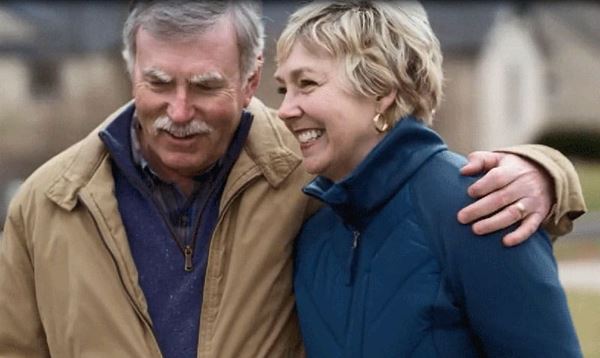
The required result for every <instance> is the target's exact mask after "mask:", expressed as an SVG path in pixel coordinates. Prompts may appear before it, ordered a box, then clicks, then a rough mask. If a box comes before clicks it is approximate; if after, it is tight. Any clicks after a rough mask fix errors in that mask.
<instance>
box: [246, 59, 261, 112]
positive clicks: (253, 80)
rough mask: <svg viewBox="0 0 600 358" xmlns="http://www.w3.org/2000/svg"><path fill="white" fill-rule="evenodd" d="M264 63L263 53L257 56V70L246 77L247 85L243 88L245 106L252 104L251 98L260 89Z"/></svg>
mask: <svg viewBox="0 0 600 358" xmlns="http://www.w3.org/2000/svg"><path fill="white" fill-rule="evenodd" d="M262 65H263V55H262V53H261V54H259V55H258V56H257V57H256V67H255V70H254V71H253V72H252V73H250V76H249V77H248V78H247V79H246V85H245V87H244V89H243V91H244V107H247V106H248V105H249V104H250V100H251V99H252V97H253V96H254V94H255V93H256V90H257V89H258V85H259V84H260V76H261V74H262Z"/></svg>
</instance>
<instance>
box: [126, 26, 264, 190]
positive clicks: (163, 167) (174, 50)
mask: <svg viewBox="0 0 600 358" xmlns="http://www.w3.org/2000/svg"><path fill="white" fill-rule="evenodd" d="M136 43H137V51H136V54H135V65H134V69H133V97H134V98H135V105H136V109H137V116H138V119H139V123H140V125H141V131H140V132H139V139H140V143H141V147H142V152H143V154H144V157H145V158H146V160H148V161H149V163H150V165H151V166H152V169H153V170H155V171H156V172H157V173H158V174H159V175H160V176H161V177H163V179H171V180H175V181H176V180H177V179H181V178H190V177H191V176H194V175H195V174H198V173H199V172H202V171H203V170H205V169H207V168H208V167H210V166H211V165H212V164H213V163H215V162H216V161H217V160H218V159H219V158H220V157H221V156H223V155H224V153H225V152H226V150H227V147H228V146H229V143H230V141H231V139H232V136H233V133H234V132H235V130H236V128H237V127H238V124H239V121H240V117H241V113H242V108H243V107H245V106H247V105H248V104H249V102H250V99H251V98H252V95H253V94H254V91H255V90H256V86H257V85H258V73H256V74H255V75H254V76H252V77H251V78H250V80H248V79H247V78H242V74H241V73H240V66H239V51H238V48H237V39H236V35H235V31H234V29H233V26H232V25H231V23H230V21H229V20H228V19H226V18H224V19H221V20H220V21H218V22H217V23H216V24H215V25H214V26H212V27H211V28H210V29H208V30H206V31H205V32H204V33H201V34H197V35H194V36H187V37H186V38H183V39H181V40H179V39H175V40H174V39H163V38H157V37H155V36H153V35H152V34H151V33H149V32H148V31H146V30H144V29H143V28H140V29H139V30H138V32H137V34H136Z"/></svg>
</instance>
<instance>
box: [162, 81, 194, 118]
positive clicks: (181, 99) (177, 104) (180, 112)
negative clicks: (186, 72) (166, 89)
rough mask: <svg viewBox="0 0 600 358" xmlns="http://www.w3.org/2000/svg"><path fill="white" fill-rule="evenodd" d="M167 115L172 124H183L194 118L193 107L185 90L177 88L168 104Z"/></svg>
mask: <svg viewBox="0 0 600 358" xmlns="http://www.w3.org/2000/svg"><path fill="white" fill-rule="evenodd" d="M167 115H168V116H169V118H171V120H172V121H173V122H176V123H183V122H188V121H190V120H192V119H193V118H194V107H193V105H192V103H191V100H190V95H189V93H188V90H187V89H184V88H178V89H177V91H176V92H175V95H174V97H173V98H172V100H171V101H170V102H169V106H168V108H167Z"/></svg>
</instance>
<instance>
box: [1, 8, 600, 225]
mask: <svg viewBox="0 0 600 358" xmlns="http://www.w3.org/2000/svg"><path fill="white" fill-rule="evenodd" d="M424 5H425V8H426V10H427V12H428V14H429V18H430V22H431V25H432V27H433V29H434V31H435V33H436V34H437V36H438V37H439V39H440V42H441V44H442V50H443V52H444V70H445V74H446V82H445V98H444V100H443V103H442V106H441V108H440V110H439V111H438V112H437V114H436V120H435V124H434V126H435V128H436V129H437V130H438V131H439V132H441V133H442V135H443V136H444V138H445V139H446V141H447V142H448V143H449V145H450V147H451V148H452V149H453V150H456V151H459V152H462V153H467V152H469V151H471V150H474V149H489V148H498V147H502V146H508V145H512V144H517V143H524V142H531V141H534V140H535V139H536V138H538V137H539V135H540V134H541V133H543V132H544V131H547V130H556V129H557V128H558V129H560V130H564V129H565V128H584V129H586V130H588V129H594V130H598V131H600V128H598V127H599V126H600V21H599V19H600V5H598V4H597V3H596V2H571V1H569V2H567V1H563V2H500V1H498V2H475V1H471V2H434V1H431V2H427V1H424ZM298 6H299V0H295V1H281V2H276V1H265V2H264V19H265V24H266V32H267V39H266V42H265V44H266V48H265V66H264V69H263V77H262V83H261V86H260V87H259V90H258V93H257V96H258V97H259V98H261V99H262V100H263V101H265V102H266V103H267V104H268V105H270V106H273V107H277V106H278V105H279V103H280V101H281V98H282V97H281V95H278V94H277V93H276V90H275V88H276V84H275V81H274V79H273V73H274V71H275V65H274V61H273V58H274V55H275V50H274V45H275V42H276V39H277V37H278V35H279V33H280V32H281V30H282V29H283V27H284V24H285V21H286V20H287V17H288V16H289V15H290V14H291V13H292V12H293V11H294V9H295V8H297V7H298ZM126 15H127V2H126V1H122V2H110V1H109V2H100V1H88V2H83V1H75V2H68V1H56V2H32V1H19V2H3V3H0V88H1V91H0V108H2V111H0V221H3V219H2V216H3V210H4V206H5V205H6V203H2V202H1V201H2V200H3V199H2V198H3V197H4V195H3V192H4V191H5V190H6V189H5V188H7V187H10V188H9V191H11V192H12V191H13V190H14V188H15V185H16V184H15V183H19V180H20V179H22V178H24V177H26V176H28V175H29V173H31V171H32V170H33V169H35V168H36V167H37V166H39V165H40V164H41V163H42V162H43V161H45V160H46V159H48V158H49V157H50V156H52V155H53V154H55V153H57V152H59V151H60V150H61V149H63V148H65V147H66V146H68V145H70V144H71V143H74V142H75V141H77V140H79V139H80V138H81V137H83V136H84V135H85V134H87V132H88V131H89V130H90V129H91V128H93V127H95V126H96V125H97V124H98V123H99V122H100V121H101V120H102V119H103V118H104V117H105V116H106V115H107V114H109V113H110V112H112V111H113V110H114V109H115V108H117V107H118V106H120V105H121V104H122V103H124V102H125V101H126V100H128V99H129V97H130V87H129V81H128V75H127V73H126V70H125V67H124V64H123V61H122V60H121V57H120V48H121V39H120V36H121V35H120V33H121V30H122V25H123V22H124V20H125V17H126ZM9 183H10V184H9Z"/></svg>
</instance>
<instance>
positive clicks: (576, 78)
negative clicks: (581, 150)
mask: <svg viewBox="0 0 600 358" xmlns="http://www.w3.org/2000/svg"><path fill="white" fill-rule="evenodd" d="M532 21H533V22H534V26H535V34H536V40H537V43H538V44H539V46H540V48H541V49H542V53H543V56H544V60H545V64H546V69H547V72H546V76H547V98H548V100H547V103H548V110H547V115H546V117H545V118H546V126H547V128H546V130H553V131H557V130H561V131H568V130H569V129H577V130H580V131H581V130H584V131H595V132H596V133H600V4H598V3H596V2H556V3H553V2H549V3H542V4H539V5H536V6H534V7H533V11H532Z"/></svg>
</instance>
